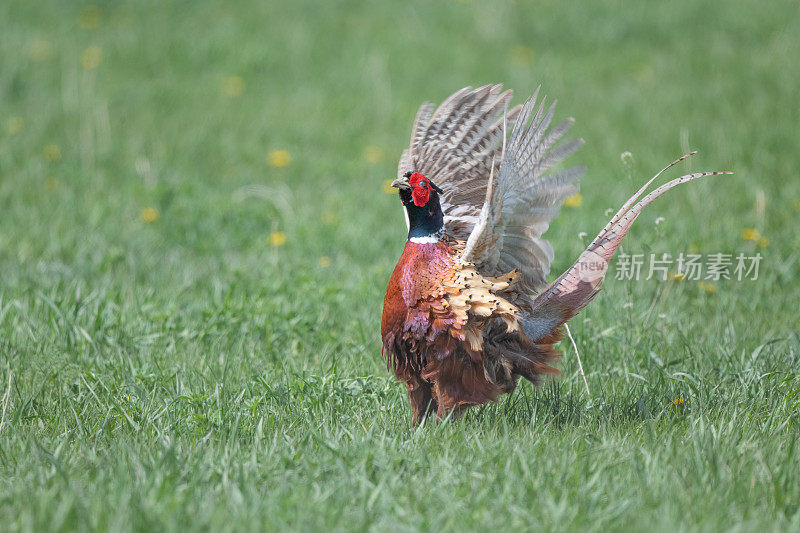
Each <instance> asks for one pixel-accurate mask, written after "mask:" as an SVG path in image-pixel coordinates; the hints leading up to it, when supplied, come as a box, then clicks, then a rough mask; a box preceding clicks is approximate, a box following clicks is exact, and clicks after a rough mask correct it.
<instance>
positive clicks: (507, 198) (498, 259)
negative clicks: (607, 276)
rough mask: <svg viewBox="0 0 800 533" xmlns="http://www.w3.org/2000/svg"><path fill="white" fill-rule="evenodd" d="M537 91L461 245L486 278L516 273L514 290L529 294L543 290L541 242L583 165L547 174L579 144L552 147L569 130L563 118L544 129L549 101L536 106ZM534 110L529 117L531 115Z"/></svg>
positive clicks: (545, 269) (545, 256) (545, 251)
mask: <svg viewBox="0 0 800 533" xmlns="http://www.w3.org/2000/svg"><path fill="white" fill-rule="evenodd" d="M538 92H539V91H538V89H537V91H536V93H535V94H534V95H533V97H532V98H531V99H530V100H528V101H527V102H526V103H525V106H524V107H523V108H522V111H521V112H520V114H519V116H518V119H517V120H516V124H515V125H514V129H513V131H512V133H511V137H510V138H509V139H508V145H507V147H506V146H504V148H505V150H504V153H503V157H502V162H501V165H500V169H499V173H498V172H494V173H493V183H492V184H491V186H490V187H489V191H488V193H487V195H486V201H485V203H484V205H483V207H482V209H481V213H480V215H479V218H478V221H477V223H476V224H475V226H474V229H473V231H472V233H471V234H470V236H469V239H468V241H467V245H466V248H465V250H464V255H463V258H464V260H465V261H468V262H472V263H474V264H475V265H477V266H478V268H479V269H480V270H481V272H483V273H485V274H486V275H498V274H499V273H501V272H508V271H509V270H512V269H515V268H516V269H518V270H519V271H520V274H521V276H520V284H519V286H518V291H519V293H520V294H521V295H526V296H530V295H532V294H534V293H537V292H539V291H541V290H542V289H543V288H544V287H546V286H547V284H546V282H545V275H547V274H548V273H549V271H550V262H551V261H552V260H553V247H552V246H551V245H550V243H549V242H547V241H546V240H545V239H543V238H542V234H543V233H544V232H545V231H547V228H548V226H549V225H550V221H551V220H552V219H553V217H555V216H556V214H558V210H559V208H560V207H561V204H562V203H563V201H564V200H565V199H566V198H567V197H568V196H571V195H573V194H575V193H576V192H578V180H579V179H580V177H581V176H582V175H583V173H584V172H585V170H586V169H585V167H572V168H567V169H564V170H559V171H557V172H552V173H549V174H548V173H547V171H548V170H549V169H550V168H551V167H553V166H554V165H557V164H559V163H561V162H562V161H563V160H564V159H566V158H567V157H569V156H570V155H571V154H573V153H574V152H575V151H576V150H577V149H578V148H579V147H580V146H581V145H582V144H583V140H581V139H575V140H570V141H567V142H564V143H561V144H557V143H558V141H559V140H560V139H561V137H563V135H564V134H565V133H566V132H567V130H569V128H570V126H572V124H573V122H574V120H573V119H571V118H570V119H567V120H564V121H563V122H560V123H559V124H557V125H556V126H554V127H553V128H552V129H550V130H549V131H548V128H549V127H550V123H551V122H552V119H553V113H554V111H555V103H554V104H552V105H551V106H550V107H549V108H548V109H547V111H545V107H544V99H542V101H541V103H539V106H538V108H537V107H536V100H537V96H538ZM534 109H536V112H535V114H534V113H533V111H534Z"/></svg>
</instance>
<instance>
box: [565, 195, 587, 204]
mask: <svg viewBox="0 0 800 533" xmlns="http://www.w3.org/2000/svg"><path fill="white" fill-rule="evenodd" d="M582 203H583V196H581V193H576V194H573V195H572V196H570V197H569V198H567V199H566V200H564V205H565V206H567V207H580V205H581V204H582Z"/></svg>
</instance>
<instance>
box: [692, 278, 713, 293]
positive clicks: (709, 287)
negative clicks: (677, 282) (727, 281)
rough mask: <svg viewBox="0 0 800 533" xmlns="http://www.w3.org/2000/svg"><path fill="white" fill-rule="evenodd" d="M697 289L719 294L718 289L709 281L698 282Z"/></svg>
mask: <svg viewBox="0 0 800 533" xmlns="http://www.w3.org/2000/svg"><path fill="white" fill-rule="evenodd" d="M697 287H698V288H699V289H700V290H704V291H706V292H707V293H709V294H713V293H715V292H717V287H716V286H715V285H714V284H713V283H708V282H707V281H698V282H697Z"/></svg>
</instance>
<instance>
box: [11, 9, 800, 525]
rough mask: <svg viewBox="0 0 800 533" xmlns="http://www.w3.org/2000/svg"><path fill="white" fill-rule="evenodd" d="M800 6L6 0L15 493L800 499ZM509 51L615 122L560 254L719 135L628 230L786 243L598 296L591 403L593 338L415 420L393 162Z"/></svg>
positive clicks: (678, 237) (249, 520)
mask: <svg viewBox="0 0 800 533" xmlns="http://www.w3.org/2000/svg"><path fill="white" fill-rule="evenodd" d="M798 35H800V4H799V3H798V2H797V1H796V0H793V1H783V0H782V1H775V2H755V1H741V2H735V3H734V2H722V1H677V2H661V3H657V2H623V1H602V2H586V3H573V2H555V1H543V2H522V1H499V2H482V1H477V0H474V1H464V2H450V1H442V2H433V1H413V2H405V3H402V4H401V3H396V2H386V1H366V2H355V1H350V2H348V1H331V2H309V1H297V2H272V1H269V2H256V1H250V0H247V1H239V2H228V3H226V4H217V3H213V2H206V1H196V2H188V1H186V2H178V1H174V2H160V1H150V0H143V1H135V2H134V1H108V2H96V3H94V4H91V5H88V4H84V3H82V2H69V1H63V0H62V1H42V2H22V1H17V0H11V1H5V2H2V3H1V4H0V378H2V379H0V385H2V387H1V389H2V390H1V392H2V393H4V395H3V402H2V407H3V416H2V424H0V483H2V487H0V519H2V523H3V524H5V526H4V527H8V528H9V529H19V530H27V529H31V528H33V529H51V530H57V529H74V528H79V529H84V528H90V529H123V530H124V529H138V530H141V529H151V528H158V529H180V528H182V527H184V526H189V527H193V528H209V527H210V528H214V529H221V530H225V529H241V528H253V529H262V528H267V529H272V528H281V527H286V526H293V527H296V528H299V529H308V528H317V527H326V528H337V529H372V528H374V529H391V530H393V529H395V528H396V527H400V528H403V529H429V528H430V529H432V528H437V529H445V530H452V529H459V528H461V527H490V526H491V527H517V528H519V527H530V528H536V529H538V528H545V529H552V528H559V529H561V528H564V529H578V528H580V529H589V530H591V529H602V530H607V529H618V528H620V529H621V528H630V527H633V528H636V529H643V528H645V527H647V528H648V529H651V528H656V529H669V530H674V529H684V530H694V529H698V530H709V529H710V530H713V529H724V530H735V529H737V528H740V529H744V530H752V529H755V528H756V527H767V528H768V529H772V528H774V529H792V528H796V527H798V526H799V525H800V510H799V508H798V502H799V501H800V472H798V466H797V465H798V464H800V462H799V461H800V451H797V450H795V447H794V439H795V438H796V435H797V432H798V430H799V429H800V427H799V424H798V407H799V406H800V404H799V403H798V402H800V377H798V372H799V371H800V362H798V355H797V354H798V349H800V340H799V339H798V319H797V301H798V300H797V291H796V289H795V283H796V280H797V279H798V276H800V265H798V249H799V248H800V235H799V234H798V225H797V218H798V216H800V183H798V179H797V168H798V146H800V128H798V124H800V105H798V94H800V67H798V57H800V39H799V38H798ZM493 82H502V83H504V84H505V86H506V87H508V88H513V89H514V90H515V91H516V95H517V97H516V99H515V102H522V101H523V100H524V98H526V97H527V96H529V95H530V94H532V93H533V91H534V90H535V88H536V87H537V86H538V85H539V84H541V85H542V90H543V92H544V94H547V95H549V97H551V98H557V99H558V102H559V105H558V109H557V118H564V117H567V116H573V117H575V118H576V121H577V122H576V126H575V127H574V128H573V130H572V135H574V136H580V137H583V138H584V139H585V140H586V146H585V147H584V148H582V149H581V150H580V151H579V152H578V154H577V155H576V156H574V157H573V158H572V161H573V162H574V163H579V164H586V165H587V166H588V169H589V170H588V172H587V174H586V176H585V177H584V179H583V181H582V186H581V201H580V202H578V201H575V202H574V203H575V204H579V205H575V206H573V207H565V208H564V209H562V212H561V215H560V217H559V218H557V219H556V221H555V222H554V223H553V225H552V227H551V229H550V230H549V232H548V233H547V236H548V238H549V239H550V240H551V242H552V243H553V245H554V247H555V249H556V260H555V263H554V266H553V274H554V275H557V274H559V273H560V272H561V271H563V269H565V268H566V267H567V266H569V265H570V264H571V263H572V261H573V260H574V259H575V258H576V257H577V255H578V253H580V251H581V250H582V249H583V247H584V246H585V244H587V242H586V240H585V239H584V240H583V241H582V240H581V239H580V238H579V237H578V235H579V233H580V232H586V233H588V234H589V236H590V237H591V236H592V235H594V234H595V233H596V232H597V231H598V230H599V229H600V228H601V227H602V226H603V224H604V223H605V221H606V219H607V214H606V213H605V211H606V210H607V209H609V208H616V207H618V206H619V205H621V203H622V202H623V201H624V200H625V199H626V198H627V197H628V196H629V194H630V193H632V192H633V191H635V190H636V189H637V188H638V187H639V186H640V184H641V183H642V182H643V181H645V180H646V179H647V178H648V177H649V176H651V175H652V174H654V173H655V172H656V171H657V170H658V169H660V168H661V167H663V166H664V165H665V164H666V163H668V162H669V161H671V160H672V159H674V158H675V157H677V156H678V155H680V154H682V153H685V152H687V151H688V150H690V149H699V150H700V153H699V154H698V155H697V156H695V157H694V158H692V159H691V160H690V161H689V162H687V163H686V164H682V165H681V166H680V167H679V168H678V169H675V171H674V172H673V174H674V175H678V173H679V172H681V171H689V170H733V171H735V175H733V176H720V177H713V178H707V179H705V180H703V181H701V182H695V183H693V184H691V185H688V186H685V187H681V188H679V189H678V190H676V191H674V192H672V193H670V194H669V195H668V196H666V197H664V198H663V199H661V200H659V201H658V202H657V203H655V204H654V205H653V206H652V207H650V208H649V209H648V210H647V211H646V212H645V214H644V215H643V216H642V217H641V218H640V220H639V222H637V224H636V225H635V226H634V228H633V230H632V232H631V235H630V236H629V237H628V238H627V240H626V242H625V245H624V248H625V250H626V251H627V252H628V253H650V252H658V253H660V252H668V253H671V254H673V255H675V256H676V255H677V254H679V253H680V252H689V251H699V252H700V253H716V252H726V253H733V254H736V253H739V252H745V253H747V254H754V253H757V252H758V253H761V254H762V256H763V259H762V262H761V272H760V276H759V279H758V280H756V281H749V282H739V281H735V280H732V281H719V282H713V283H711V282H708V283H702V284H698V283H696V282H691V281H683V282H679V281H673V282H668V283H662V282H658V281H655V280H651V281H647V282H644V281H642V282H638V283H633V282H621V281H614V280H611V279H609V280H608V281H607V283H606V286H605V288H604V292H603V293H602V294H601V295H600V296H599V297H598V298H597V300H596V301H595V302H594V303H593V304H592V305H591V306H590V307H589V308H587V309H586V310H585V311H584V312H583V313H582V314H581V315H580V316H579V317H578V318H577V319H575V320H574V321H573V323H572V328H573V334H574V335H575V336H576V340H577V341H578V346H579V348H580V349H581V353H582V355H583V362H584V366H585V367H586V370H587V378H588V379H589V384H590V386H591V387H592V389H593V397H592V399H591V401H590V400H589V399H588V398H587V397H586V396H585V394H584V393H583V391H582V381H581V380H580V377H579V376H578V374H577V373H576V364H575V360H574V357H573V355H572V352H571V350H568V349H567V351H566V356H565V357H564V360H563V362H562V370H563V372H564V374H563V375H562V377H561V378H560V379H559V380H558V381H556V382H548V383H547V384H546V385H545V386H544V387H542V388H541V389H539V390H533V389H532V388H531V387H529V386H527V385H523V386H522V387H520V390H519V391H518V392H517V393H515V395H514V396H513V397H511V398H506V399H504V400H502V401H501V402H500V403H499V404H498V405H494V406H488V407H486V408H482V409H477V410H475V411H474V412H472V413H470V414H469V415H468V416H466V417H465V418H463V419H461V420H454V421H448V422H447V423H444V424H441V425H439V426H437V427H425V428H423V429H421V430H419V431H415V430H412V429H410V428H409V424H408V422H409V413H408V407H407V405H406V400H405V397H404V390H403V388H402V386H401V385H399V384H397V383H395V382H394V380H393V379H392V378H391V377H390V376H389V375H388V373H387V371H386V369H385V364H384V362H383V359H382V357H381V354H380V338H379V320H380V312H381V305H382V297H383V290H384V288H385V284H386V282H387V280H388V277H389V274H390V272H391V269H392V268H393V266H394V263H395V261H396V259H397V257H398V256H399V254H400V251H401V248H402V245H403V241H404V238H405V231H406V230H405V225H404V223H403V216H402V213H401V209H400V207H399V205H398V201H397V198H396V197H395V196H393V195H390V194H386V191H385V184H386V180H388V179H391V178H393V176H394V175H395V168H396V160H397V157H398V156H399V153H400V152H401V151H402V149H403V148H404V147H405V146H406V144H407V140H408V135H409V130H410V125H411V120H412V118H413V116H414V113H415V111H416V108H417V106H418V105H419V104H420V103H421V102H422V101H425V100H430V101H434V102H440V101H442V100H443V99H444V98H446V97H447V96H448V95H449V94H451V93H452V92H454V91H455V90H457V89H459V88H461V87H463V86H466V85H472V86H478V85H483V84H486V83H493ZM625 152H630V154H631V155H630V156H625V157H623V156H622V154H623V153H625ZM658 217H663V218H664V220H663V222H660V223H659V224H657V225H656V224H655V220H656V219H657V218H658ZM565 349H566V348H565Z"/></svg>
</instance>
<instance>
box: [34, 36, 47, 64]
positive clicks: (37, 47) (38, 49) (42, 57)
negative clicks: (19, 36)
mask: <svg viewBox="0 0 800 533" xmlns="http://www.w3.org/2000/svg"><path fill="white" fill-rule="evenodd" d="M30 55H31V59H32V60H33V61H34V62H36V63H41V62H42V61H47V60H48V59H50V56H51V55H53V45H52V44H51V43H50V41H45V40H43V39H36V40H35V41H33V42H32V43H31V48H30Z"/></svg>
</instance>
